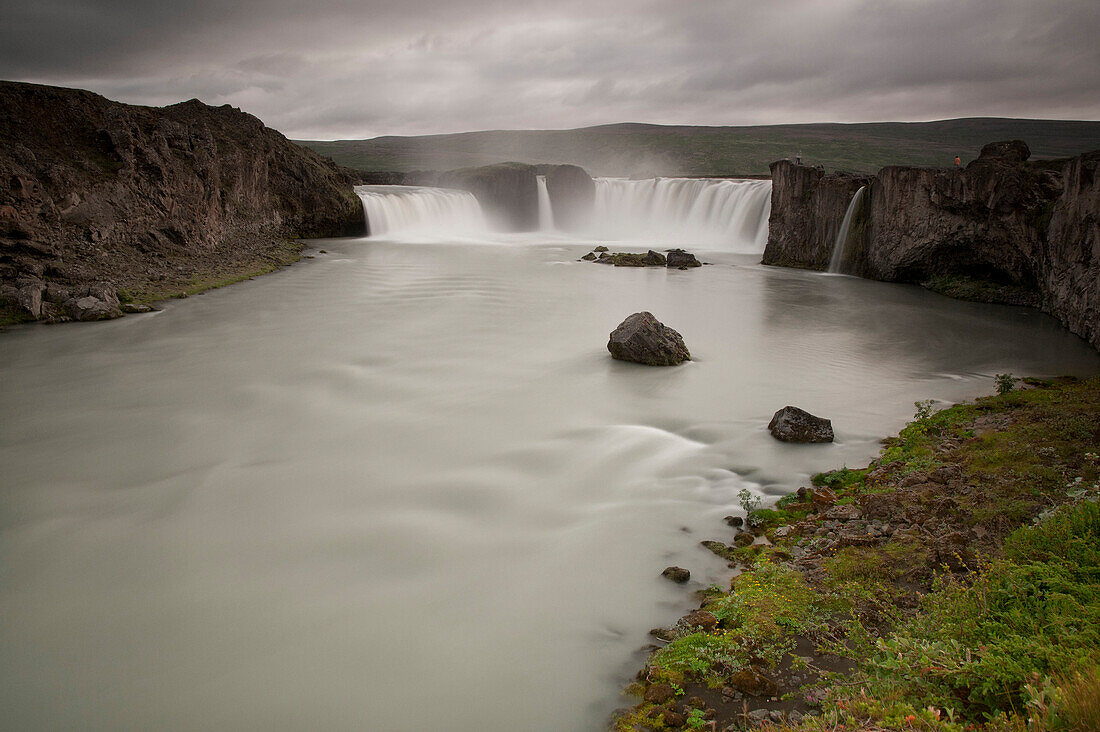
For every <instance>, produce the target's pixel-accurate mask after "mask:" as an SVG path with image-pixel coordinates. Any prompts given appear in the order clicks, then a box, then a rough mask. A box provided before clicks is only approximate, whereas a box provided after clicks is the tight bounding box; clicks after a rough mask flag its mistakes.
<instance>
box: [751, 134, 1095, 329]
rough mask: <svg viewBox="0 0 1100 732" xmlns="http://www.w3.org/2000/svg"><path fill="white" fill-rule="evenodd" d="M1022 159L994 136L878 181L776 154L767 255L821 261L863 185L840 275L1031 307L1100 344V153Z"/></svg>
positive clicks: (1023, 150)
mask: <svg viewBox="0 0 1100 732" xmlns="http://www.w3.org/2000/svg"><path fill="white" fill-rule="evenodd" d="M1029 156H1030V151H1029V150H1028V147H1027V145H1026V144H1025V143H1023V142H1022V141H1019V140H1013V141H1007V142H995V143H991V144H989V145H986V146H985V147H984V148H982V152H981V155H980V156H979V157H978V158H976V159H975V160H973V161H971V162H970V164H968V165H967V166H966V168H965V169H958V168H912V167H887V168H883V169H882V170H880V171H879V172H878V173H877V174H876V175H875V176H874V177H873V178H868V177H858V176H845V175H843V174H835V175H825V174H824V172H823V171H820V170H816V169H813V168H807V167H805V166H797V165H794V164H793V163H790V162H789V161H779V162H777V163H773V164H772V214H771V219H770V220H769V233H768V245H767V249H766V250H765V253H764V258H763V261H764V263H765V264H778V265H785V266H795V267H808V268H811V269H824V268H826V267H827V266H828V262H829V258H830V256H831V253H832V248H833V243H834V240H835V236H836V229H837V227H838V226H839V222H840V221H841V219H842V218H843V216H844V212H845V210H846V207H847V204H848V203H849V201H850V200H851V196H852V194H853V193H854V191H855V190H856V189H857V188H858V187H859V186H860V185H868V188H867V199H866V201H865V205H864V207H863V208H864V213H863V216H864V217H865V220H863V221H860V222H858V231H856V232H855V235H854V236H851V237H850V238H849V244H848V247H849V251H851V255H850V256H846V262H847V264H846V269H845V271H846V272H851V273H852V274H857V275H860V276H863V277H868V278H871V279H877V280H884V281H888V282H913V283H919V284H923V285H924V286H926V287H929V288H930V289H933V290H935V291H937V292H942V293H945V294H950V295H953V296H960V297H966V298H967V299H975V300H982V301H986V302H1005V303H1010V304H1037V305H1040V306H1041V307H1042V308H1043V309H1044V310H1046V311H1047V312H1049V313H1051V314H1052V315H1054V316H1055V317H1057V318H1059V319H1060V320H1061V321H1062V322H1063V323H1064V324H1065V325H1066V326H1067V327H1068V328H1069V329H1070V330H1071V331H1073V332H1074V333H1077V334H1078V335H1080V336H1082V337H1084V338H1085V339H1087V340H1088V341H1089V342H1090V343H1091V344H1092V345H1093V347H1095V348H1098V349H1100V285H1098V284H1097V283H1098V282H1100V233H1098V232H1100V229H1098V227H1097V225H1096V221H1097V220H1100V177H1098V175H1097V165H1098V161H1100V151H1096V152H1091V153H1085V154H1083V155H1079V156H1077V157H1075V158H1072V159H1070V160H1068V161H1039V162H1035V163H1028V162H1027V159H1028V157H1029ZM852 250H854V251H852Z"/></svg>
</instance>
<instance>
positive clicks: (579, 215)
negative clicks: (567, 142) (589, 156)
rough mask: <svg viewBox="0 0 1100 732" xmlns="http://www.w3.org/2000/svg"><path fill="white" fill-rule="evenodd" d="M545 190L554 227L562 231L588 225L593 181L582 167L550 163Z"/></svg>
mask: <svg viewBox="0 0 1100 732" xmlns="http://www.w3.org/2000/svg"><path fill="white" fill-rule="evenodd" d="M546 193H547V195H549V196H550V208H551V210H552V211H553V212H554V226H556V227H557V228H559V229H562V230H563V231H578V230H580V229H583V228H584V227H585V226H586V225H587V224H588V222H589V220H590V219H591V217H592V206H593V205H594V204H595V202H596V184H595V182H593V180H592V176H590V175H589V174H588V173H587V172H585V170H584V168H581V167H578V166H576V165H555V166H553V167H552V168H550V170H549V171H547V173H546Z"/></svg>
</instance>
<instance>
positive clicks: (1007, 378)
mask: <svg viewBox="0 0 1100 732" xmlns="http://www.w3.org/2000/svg"><path fill="white" fill-rule="evenodd" d="M993 380H994V381H995V382H996V384H997V393H998V394H1007V393H1008V392H1010V391H1012V389H1013V388H1014V387H1015V386H1016V379H1015V378H1014V377H1013V376H1012V374H997V375H996V376H994V377H993Z"/></svg>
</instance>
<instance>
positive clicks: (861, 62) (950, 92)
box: [0, 0, 1100, 139]
mask: <svg viewBox="0 0 1100 732" xmlns="http://www.w3.org/2000/svg"><path fill="white" fill-rule="evenodd" d="M0 17H3V18H4V23H3V24H0V77H2V78H6V79H17V80H23V81H36V82H41V83H49V84H60V85H64V86H76V87H82V88H87V89H92V90H94V91H97V92H99V93H101V94H104V95H106V96H108V97H110V98H113V99H119V100H122V101H127V102H132V103H139V104H156V105H160V104H169V103H173V102H177V101H181V100H184V99H188V98H191V97H198V98H200V99H202V100H203V101H205V102H207V103H209V104H223V103H230V104H233V105H234V106H239V107H241V108H243V109H245V110H246V111H249V112H251V113H253V114H255V115H257V116H258V117H260V118H261V119H263V120H264V121H265V122H266V123H267V124H269V125H271V126H273V127H275V128H277V129H279V130H281V131H283V132H284V133H286V134H287V135H288V136H290V137H295V138H315V139H334V138H361V137H372V136H375V135H382V134H424V133H434V132H456V131H463V130H474V129H492V128H511V129H524V128H526V129H546V128H563V127H579V126H585V125H592V124H602V123H610V122H622V121H632V122H657V123H679V124H710V125H728V124H778V123H786V122H822V121H837V122H862V121H874V120H928V119H942V118H950V117H969V116H1006V117H1041V118H1055V119H1094V120H1095V119H1100V44H1097V43H1096V41H1095V36H1096V33H1097V31H1098V30H1100V3H1098V2H1097V1H1096V0H829V1H828V2H825V1H824V0H771V1H770V2H760V0H752V1H743V0H679V1H674V0H606V1H603V2H601V1H599V0H588V1H587V2H578V1H576V0H561V1H559V2H554V3H546V2H543V3H539V4H535V3H527V2H503V1H501V0H472V1H465V2H447V1H445V0H401V2H393V1H390V2H376V1H367V2H363V1H361V0H360V1H356V0H315V2H313V3H311V4H307V3H301V2H298V1H297V0H238V2H233V3H225V2H223V0H193V1H192V2H180V3H174V4H172V3H156V4H153V3H149V2H147V1H145V0H34V2H22V3H20V4H13V3H11V2H9V1H8V0H3V2H2V3H0Z"/></svg>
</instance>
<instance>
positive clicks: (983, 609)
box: [614, 374, 1100, 732]
mask: <svg viewBox="0 0 1100 732" xmlns="http://www.w3.org/2000/svg"><path fill="white" fill-rule="evenodd" d="M997 387H998V388H997V391H998V392H999V393H998V394H997V395H996V396H992V397H987V398H982V399H978V400H977V401H976V402H974V403H972V404H960V405H956V406H952V407H949V408H947V409H942V410H939V411H936V410H935V409H934V408H933V405H932V404H931V403H930V402H924V403H918V404H917V415H916V417H915V418H914V420H913V421H912V422H911V423H910V424H909V425H908V426H906V427H905V428H904V429H903V430H901V432H900V433H899V434H898V436H897V437H894V438H890V439H888V440H886V441H884V442H885V444H884V446H883V450H882V454H881V456H880V457H879V458H878V459H877V460H875V461H874V462H872V463H871V464H870V465H869V466H867V467H866V468H863V469H858V470H853V469H847V468H845V469H841V470H837V471H832V472H829V473H824V474H821V475H818V476H815V478H814V481H813V482H814V487H813V488H807V489H802V490H800V491H799V492H798V493H797V494H793V495H791V496H787V497H786V498H784V499H783V500H781V501H779V502H778V504H777V505H776V506H775V507H774V508H770V509H761V508H759V506H758V505H753V504H752V502H751V500H749V499H746V501H747V502H748V504H749V505H747V506H745V509H746V512H747V513H748V514H749V517H750V519H751V521H750V522H749V523H750V524H755V528H754V529H750V530H749V531H751V532H753V533H755V534H756V535H757V536H759V535H764V536H766V537H768V539H769V541H768V542H767V543H760V541H759V539H758V540H757V543H754V544H749V545H746V543H745V542H740V541H738V542H734V543H735V544H736V545H737V546H735V547H727V548H728V549H729V550H731V551H732V552H734V553H735V554H734V555H732V556H735V557H736V558H737V560H738V561H739V562H741V569H742V570H743V571H742V572H741V573H740V574H738V575H737V576H736V577H734V579H733V580H732V582H731V583H730V586H729V587H728V588H719V587H712V588H711V589H710V590H708V591H706V592H705V593H703V594H704V597H703V602H702V605H701V610H700V611H696V613H693V614H691V615H689V616H686V617H685V618H684V619H682V620H681V621H680V623H678V624H677V625H676V626H675V627H674V628H671V629H668V630H665V631H662V632H661V633H657V632H656V631H655V633H657V634H658V636H659V637H663V638H664V639H665V640H667V641H668V643H667V645H665V646H664V647H662V648H660V649H659V650H657V651H656V652H655V653H654V654H653V655H652V656H651V658H650V660H649V662H648V663H647V665H646V667H645V669H644V670H643V671H642V672H641V673H640V674H639V680H638V683H636V684H635V685H633V686H632V688H631V691H633V692H635V693H638V694H640V695H642V696H643V701H642V702H641V703H639V704H637V705H636V706H635V707H633V708H632V709H630V710H628V711H626V712H624V713H623V714H621V715H620V716H618V717H617V718H616V719H615V721H614V726H615V728H616V729H617V730H654V729H667V728H686V729H712V730H739V729H760V730H767V731H775V732H779V731H780V730H783V731H786V732H825V731H830V732H836V731H838V730H929V731H931V732H969V731H970V730H990V731H992V732H1008V731H1010V730H1011V731H1020V732H1022V731H1023V730H1034V731H1036V732H1047V731H1049V732H1060V731H1065V732H1083V731H1084V730H1097V729H1100V543H1098V539H1100V459H1098V454H1100V379H1093V380H1090V381H1075V380H1070V379H1062V380H1058V381H1056V382H1047V381H1040V380H1035V379H1023V380H1017V379H1015V378H1013V377H1012V376H1011V374H999V375H998V378H997ZM714 543H716V544H719V546H725V545H723V544H720V543H717V542H714ZM685 621H687V622H685ZM693 622H694V623H695V624H694V625H693V624H692V623H693ZM669 689H671V693H669V692H668V690H669Z"/></svg>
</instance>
